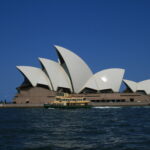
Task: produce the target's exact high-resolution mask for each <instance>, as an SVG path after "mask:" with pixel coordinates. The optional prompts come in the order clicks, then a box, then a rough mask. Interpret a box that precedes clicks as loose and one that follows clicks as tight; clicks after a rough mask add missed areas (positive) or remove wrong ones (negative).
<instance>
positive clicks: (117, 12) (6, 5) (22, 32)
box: [0, 0, 150, 100]
mask: <svg viewBox="0 0 150 150" xmlns="http://www.w3.org/2000/svg"><path fill="white" fill-rule="evenodd" d="M149 8H150V2H149V1H148V0H147V1H146V0H121V1H120V0H118V1H117V0H0V52H1V53H0V58H1V59H0V68H1V72H0V85H1V86H0V99H5V98H6V99H7V100H10V99H11V98H12V97H13V96H14V95H15V93H16V89H15V88H16V87H18V86H19V85H20V84H21V83H22V81H23V77H22V75H21V74H20V73H19V72H18V71H17V69H16V65H27V66H35V67H40V64H39V62H38V60H37V58H38V57H44V58H50V59H53V60H57V56H56V53H55V50H54V48H53V45H60V46H63V47H66V48H68V49H70V50H72V51H73V52H75V53H76V54H78V55H79V56H80V57H82V58H83V59H84V60H85V61H86V63H87V64H88V65H89V66H90V67H91V69H92V71H93V72H94V73H95V72H98V71H100V70H103V69H106V68H124V69H126V72H125V76H124V78H126V79H129V80H134V81H141V80H145V79H150V9H149Z"/></svg>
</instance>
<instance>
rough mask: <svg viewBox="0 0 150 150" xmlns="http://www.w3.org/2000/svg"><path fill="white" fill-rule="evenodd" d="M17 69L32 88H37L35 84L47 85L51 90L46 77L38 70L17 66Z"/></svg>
mask: <svg viewBox="0 0 150 150" xmlns="http://www.w3.org/2000/svg"><path fill="white" fill-rule="evenodd" d="M17 69H18V70H19V71H20V72H22V73H23V74H24V76H25V77H26V78H27V79H28V80H29V82H30V83H31V84H32V86H33V87H35V86H37V84H42V85H47V86H48V87H49V88H50V89H52V87H51V84H50V81H49V79H48V77H47V76H46V74H45V73H44V72H43V71H42V70H41V69H40V68H36V67H30V66H17Z"/></svg>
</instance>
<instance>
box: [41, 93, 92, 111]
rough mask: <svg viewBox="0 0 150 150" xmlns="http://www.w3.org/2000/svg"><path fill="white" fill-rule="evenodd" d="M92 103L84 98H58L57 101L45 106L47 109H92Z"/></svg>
mask: <svg viewBox="0 0 150 150" xmlns="http://www.w3.org/2000/svg"><path fill="white" fill-rule="evenodd" d="M89 103H90V101H89V100H86V98H84V97H70V96H56V100H54V101H51V102H49V103H47V104H44V107H45V108H66V109H74V108H91V105H89Z"/></svg>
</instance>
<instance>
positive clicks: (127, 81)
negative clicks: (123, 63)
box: [123, 79, 137, 92]
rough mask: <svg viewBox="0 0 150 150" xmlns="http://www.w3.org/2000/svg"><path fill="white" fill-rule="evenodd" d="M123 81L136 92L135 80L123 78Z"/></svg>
mask: <svg viewBox="0 0 150 150" xmlns="http://www.w3.org/2000/svg"><path fill="white" fill-rule="evenodd" d="M123 82H124V83H125V84H126V86H127V87H128V88H129V89H130V90H131V91H132V92H136V90H137V82H134V81H131V80H125V79H124V80H123Z"/></svg>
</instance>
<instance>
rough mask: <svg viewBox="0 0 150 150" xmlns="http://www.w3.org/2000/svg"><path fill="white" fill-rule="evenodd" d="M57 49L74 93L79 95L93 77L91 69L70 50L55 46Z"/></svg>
mask: <svg viewBox="0 0 150 150" xmlns="http://www.w3.org/2000/svg"><path fill="white" fill-rule="evenodd" d="M55 48H56V50H57V53H58V57H59V60H60V63H61V65H62V67H63V68H64V69H65V71H66V72H67V73H68V76H69V77H70V80H71V83H72V87H73V92H75V93H79V92H80V89H81V88H82V87H83V85H84V84H85V83H86V82H87V81H88V79H89V78H90V77H91V76H92V75H93V73H92V71H91V69H90V68H89V67H88V65H87V64H86V63H85V62H84V61H83V60H82V59H81V58H80V57H79V56H77V55H76V54H74V53H73V52H71V51H70V50H68V49H66V48H63V47H60V46H55ZM60 57H61V58H60ZM61 59H63V60H61ZM62 61H64V62H63V63H64V64H63V63H62Z"/></svg>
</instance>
